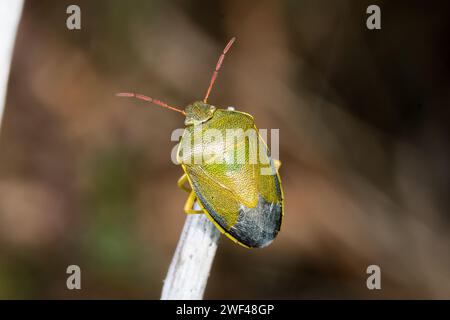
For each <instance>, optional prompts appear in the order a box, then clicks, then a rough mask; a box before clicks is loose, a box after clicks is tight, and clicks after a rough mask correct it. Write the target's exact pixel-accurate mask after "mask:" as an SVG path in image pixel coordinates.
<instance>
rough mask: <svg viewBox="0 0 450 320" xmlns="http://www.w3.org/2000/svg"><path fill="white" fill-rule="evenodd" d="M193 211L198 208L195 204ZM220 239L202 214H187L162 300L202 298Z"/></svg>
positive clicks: (218, 233)
mask: <svg viewBox="0 0 450 320" xmlns="http://www.w3.org/2000/svg"><path fill="white" fill-rule="evenodd" d="M194 209H200V207H199V206H198V204H197V203H195V205H194ZM219 238H220V231H219V230H217V228H216V227H215V226H214V224H213V223H212V222H211V221H209V220H208V218H207V217H206V216H205V215H204V214H189V215H187V217H186V222H185V223H184V227H183V231H182V232H181V236H180V240H179V241H178V245H177V249H176V251H175V254H174V256H173V258H172V262H171V264H170V267H169V271H168V273H167V277H166V280H165V281H164V286H163V290H162V294H161V300H176V299H181V300H201V299H203V293H204V291H205V287H206V283H207V281H208V276H209V271H210V270H211V265H212V262H213V260H214V256H215V254H216V250H217V245H218V242H219Z"/></svg>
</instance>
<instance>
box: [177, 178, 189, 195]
mask: <svg viewBox="0 0 450 320" xmlns="http://www.w3.org/2000/svg"><path fill="white" fill-rule="evenodd" d="M187 181H188V177H187V174H186V173H185V174H183V175H182V176H181V177H180V179H178V181H177V185H178V188H180V189H182V190H184V191H186V192H187V193H190V192H191V189H189V188H188V187H186V182H187Z"/></svg>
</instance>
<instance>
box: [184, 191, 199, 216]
mask: <svg viewBox="0 0 450 320" xmlns="http://www.w3.org/2000/svg"><path fill="white" fill-rule="evenodd" d="M196 199H197V196H196V195H195V192H194V191H191V193H190V194H189V197H188V198H187V200H186V204H185V205H184V212H185V213H186V214H197V213H203V210H194V209H192V207H193V206H194V202H195V200H196Z"/></svg>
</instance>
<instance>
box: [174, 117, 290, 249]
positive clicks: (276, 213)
mask: <svg viewBox="0 0 450 320" xmlns="http://www.w3.org/2000/svg"><path fill="white" fill-rule="evenodd" d="M210 129H214V130H215V131H214V130H213V131H208V132H213V133H218V134H220V135H221V136H222V137H227V130H229V129H242V130H243V131H244V132H247V130H248V129H254V130H253V132H256V137H257V141H258V143H257V146H258V152H257V155H258V157H257V159H256V161H255V158H254V157H253V158H252V157H251V156H250V154H254V153H251V152H250V151H251V150H252V149H251V148H252V145H251V143H247V142H248V141H249V140H245V141H246V143H241V144H237V145H234V147H231V148H226V147H225V148H223V146H224V145H225V144H224V143H218V141H217V139H203V141H200V142H198V141H196V140H195V138H194V137H195V134H194V133H196V132H197V133H198V132H201V134H202V137H203V138H204V137H205V133H206V132H207V130H210ZM196 130H197V131H196ZM251 131H252V130H249V131H248V132H251ZM186 143H188V145H190V146H191V147H189V148H185V147H183V146H186ZM253 146H254V145H253ZM217 150H219V151H217ZM211 151H213V152H212V153H211ZM253 151H255V150H254V149H253ZM205 154H206V155H208V154H212V156H211V158H207V157H206V159H205V160H206V161H203V162H195V161H194V159H196V157H199V156H200V157H201V156H202V155H203V156H204V155H205ZM217 157H221V158H220V159H223V161H222V162H220V161H219V163H218V161H217ZM227 157H233V158H234V159H235V160H236V161H232V162H229V161H225V159H229V158H227ZM177 158H178V162H179V163H180V164H181V166H182V167H183V170H184V171H185V172H186V174H187V175H188V180H189V183H190V185H191V187H192V189H193V190H194V192H195V194H196V196H197V199H198V201H199V202H200V205H201V207H202V208H203V210H204V211H205V213H206V214H207V216H208V218H210V220H211V221H212V222H214V224H215V225H216V226H217V227H218V228H219V230H220V231H222V232H223V233H225V235H227V236H228V237H229V238H231V239H232V240H234V241H235V242H237V243H239V244H241V245H243V246H245V247H252V248H258V247H264V246H266V245H268V244H270V243H271V242H272V240H273V239H274V238H275V237H276V236H277V234H278V232H279V231H280V227H281V222H282V217H283V209H284V208H283V192H282V188H281V181H280V177H279V175H278V173H277V171H276V169H275V166H274V163H273V161H272V160H271V158H270V154H269V150H268V148H267V145H266V144H265V142H264V140H263V139H262V138H261V136H260V134H259V132H258V130H257V128H256V126H255V123H254V120H253V117H252V116H250V115H249V114H247V113H243V112H239V111H231V110H223V109H217V110H215V111H214V113H213V115H212V117H211V118H210V119H209V120H207V121H206V122H204V123H202V124H201V125H199V124H195V125H189V126H187V127H186V129H185V131H184V133H183V136H182V138H181V141H180V145H179V149H178V153H177ZM197 159H198V158H197ZM213 159H214V160H215V161H212V160H213ZM238 159H239V161H237V160H238ZM263 170H266V171H268V170H271V171H272V173H273V174H268V175H267V174H261V172H262V171H263Z"/></svg>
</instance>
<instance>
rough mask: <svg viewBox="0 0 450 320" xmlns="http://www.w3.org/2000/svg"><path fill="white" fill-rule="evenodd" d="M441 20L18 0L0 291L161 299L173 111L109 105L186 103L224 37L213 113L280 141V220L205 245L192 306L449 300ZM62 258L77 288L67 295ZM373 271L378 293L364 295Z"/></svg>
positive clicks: (175, 204)
mask: <svg viewBox="0 0 450 320" xmlns="http://www.w3.org/2000/svg"><path fill="white" fill-rule="evenodd" d="M70 4H77V5H79V6H80V7H81V14H82V29H81V30H79V31H70V30H68V29H67V28H66V18H67V16H68V15H67V14H66V8H67V6H68V5H70ZM369 4H378V5H380V7H381V11H382V29H381V30H376V31H370V30H368V29H367V28H366V25H365V24H366V18H367V16H368V15H367V14H366V8H367V6H368V5H369ZM449 12H450V6H449V4H448V2H437V1H433V2H432V4H431V3H430V2H425V1H395V2H394V1H370V2H366V1H356V0H355V1H332V0H302V1H294V0H288V1H258V2H254V1H251V2H250V1H238V0H231V1H186V0H179V1H161V0H158V1H148V0H145V1H144V0H143V1H119V0H102V1H100V0H96V1H72V0H71V1H44V0H40V1H26V4H25V7H24V12H23V16H22V20H21V23H20V27H19V31H18V36H17V41H16V45H15V51H14V57H13V64H12V69H11V76H10V82H9V90H8V96H7V103H6V110H5V115H4V119H3V123H2V130H1V135H0V297H1V298H8V299H11V298H27V299H31V298H33V299H35V298H68V299H79V298H138V299H158V298H159V295H160V291H161V287H162V281H163V279H164V277H165V274H166V272H167V268H168V266H169V263H170V260H171V257H172V254H173V253H174V250H175V247H176V244H177V241H178V236H179V234H180V232H181V229H182V226H183V223H184V219H185V217H184V213H183V210H182V208H183V204H184V201H185V198H186V194H185V193H184V192H183V191H181V190H179V189H178V188H177V186H176V180H177V179H178V177H179V176H180V175H181V173H182V170H181V168H180V167H178V166H176V165H174V164H173V163H172V162H171V161H170V152H171V150H172V148H173V147H174V145H175V142H171V141H170V134H171V132H172V130H174V129H175V128H180V127H182V126H183V118H182V117H180V115H179V114H177V113H172V112H166V111H165V110H162V109H160V108H158V107H152V106H150V105H149V106H147V105H145V103H143V102H140V101H134V100H126V99H118V98H116V97H114V93H116V92H118V91H135V92H141V93H144V94H148V95H150V96H152V97H155V98H159V99H161V100H163V101H165V102H168V103H170V104H173V105H179V106H185V105H187V104H188V103H190V102H192V101H195V100H198V99H201V98H202V97H203V95H204V92H205V90H206V88H207V85H208V83H209V79H210V76H211V72H212V70H213V68H214V66H215V63H216V61H217V58H218V55H219V53H220V52H221V50H222V49H223V47H224V45H225V44H226V42H227V41H228V39H229V38H231V36H236V37H237V41H236V43H235V45H234V46H233V48H232V50H231V52H230V54H229V55H228V56H227V58H226V59H225V62H224V65H223V69H222V71H221V74H220V75H219V78H218V81H217V85H216V87H215V89H214V91H213V93H212V95H211V98H210V102H211V103H213V104H215V105H216V106H219V107H226V106H229V105H232V106H235V107H236V108H237V109H239V110H242V111H245V112H248V113H251V114H253V115H254V117H255V120H256V123H257V125H258V127H260V128H279V129H280V140H281V147H280V158H281V161H282V162H283V166H282V168H281V177H282V182H283V186H284V191H285V198H286V200H285V201H286V202H285V205H286V213H285V220H284V225H283V228H282V232H281V233H280V234H279V236H278V238H277V240H276V241H275V242H274V243H273V244H272V245H271V246H269V247H267V248H265V249H262V250H251V251H250V250H246V249H244V248H242V247H239V246H237V245H235V244H234V243H232V242H231V241H229V240H228V239H226V238H222V239H221V242H220V246H219V249H218V251H217V255H216V259H215V261H214V265H213V268H212V272H211V276H210V280H209V283H208V287H207V289H206V294H205V298H210V299H221V298H223V299H234V298H236V299H241V298H264V299H283V298H286V299H302V298H344V299H347V298H368V299H377V298H450V243H449V240H450V236H449V229H450V222H449V217H450V216H449V208H450V202H449V187H450V183H449V182H450V179H449V177H450V172H449V162H450V161H449V160H450V154H449V150H450V148H449V141H450V139H449V130H448V124H449V120H450V119H449V101H450V100H449V99H450V95H449V94H450V81H449V79H450V77H449V71H450V64H449V62H450V59H449V57H450V48H449V41H448V39H449V37H448V36H449V31H450V19H448V17H449ZM70 264H77V265H79V266H80V267H81V269H82V290H79V291H77V290H74V291H69V290H67V289H66V278H67V274H66V273H65V272H66V268H67V266H68V265H70ZM371 264H377V265H379V266H380V267H381V272H382V290H374V291H370V290H368V289H367V288H366V278H367V276H368V275H367V274H366V268H367V266H368V265H371Z"/></svg>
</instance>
